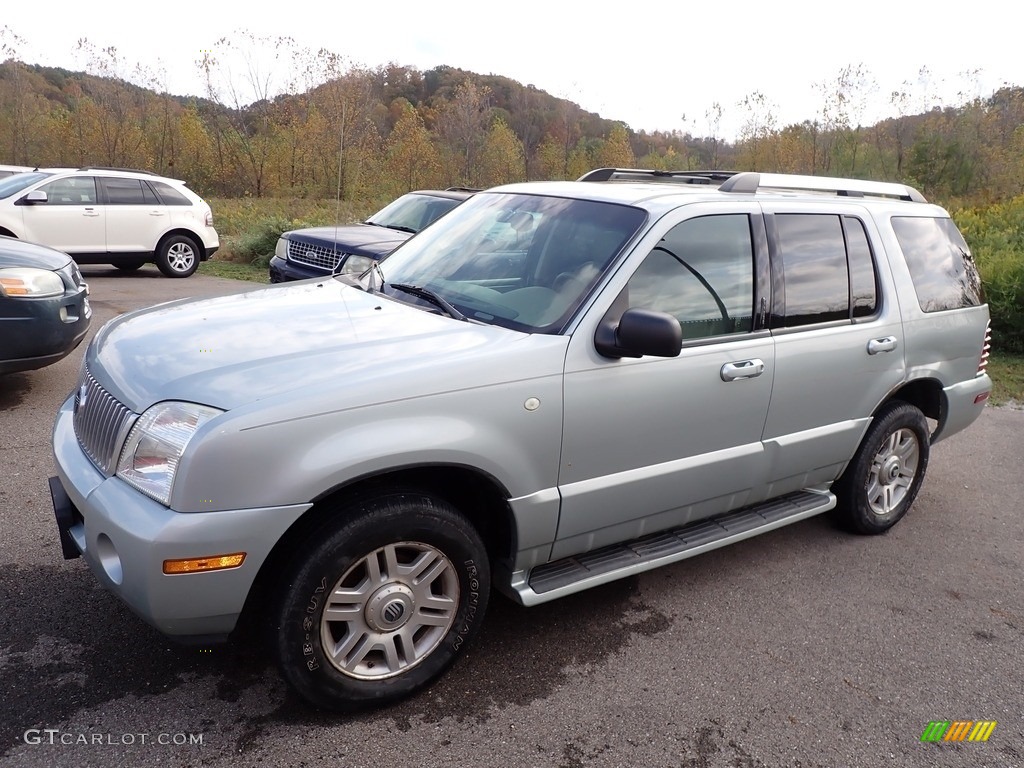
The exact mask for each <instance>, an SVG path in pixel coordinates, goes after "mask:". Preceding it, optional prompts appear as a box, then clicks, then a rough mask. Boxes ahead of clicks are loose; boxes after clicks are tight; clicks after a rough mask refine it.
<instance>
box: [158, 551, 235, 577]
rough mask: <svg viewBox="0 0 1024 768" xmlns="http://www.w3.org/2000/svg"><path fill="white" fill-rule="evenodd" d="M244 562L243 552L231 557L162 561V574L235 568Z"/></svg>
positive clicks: (218, 556)
mask: <svg viewBox="0 0 1024 768" xmlns="http://www.w3.org/2000/svg"><path fill="white" fill-rule="evenodd" d="M244 560H245V552H236V553H235V554H233V555H212V556H211V557H190V558H185V559H184V560H164V573H167V574H175V573H201V572H202V571H222V570H224V569H225V568H237V567H238V566H240V565H241V564H242V562H243V561H244Z"/></svg>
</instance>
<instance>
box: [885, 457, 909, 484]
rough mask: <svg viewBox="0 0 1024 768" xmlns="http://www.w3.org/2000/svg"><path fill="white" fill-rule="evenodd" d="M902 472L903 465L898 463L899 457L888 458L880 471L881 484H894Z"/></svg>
mask: <svg viewBox="0 0 1024 768" xmlns="http://www.w3.org/2000/svg"><path fill="white" fill-rule="evenodd" d="M902 471H903V464H902V463H901V462H900V460H899V457H897V456H890V457H889V458H888V459H886V460H885V463H884V464H883V465H882V471H881V473H879V474H880V477H881V480H882V483H883V484H884V485H891V484H892V483H894V482H896V478H898V477H899V476H900V473H901V472H902Z"/></svg>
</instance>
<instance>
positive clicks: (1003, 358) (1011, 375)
mask: <svg viewBox="0 0 1024 768" xmlns="http://www.w3.org/2000/svg"><path fill="white" fill-rule="evenodd" d="M988 375H989V376H991V377H992V397H991V400H990V402H991V403H992V405H1006V404H1007V403H1010V402H1014V403H1016V404H1018V405H1022V406H1024V355H1013V354H1007V353H1005V352H1001V353H998V354H993V355H992V357H990V358H989V361H988Z"/></svg>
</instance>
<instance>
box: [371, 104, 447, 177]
mask: <svg viewBox="0 0 1024 768" xmlns="http://www.w3.org/2000/svg"><path fill="white" fill-rule="evenodd" d="M397 101H398V103H399V104H400V107H401V114H402V116H401V117H400V118H399V120H398V122H397V123H396V124H395V129H394V130H393V131H392V132H391V136H389V137H388V142H387V150H386V152H385V155H384V163H383V175H384V177H385V178H386V179H389V180H391V184H392V186H391V189H392V192H393V194H394V195H395V196H397V195H400V194H402V193H404V192H409V191H411V190H414V189H421V188H423V187H433V186H437V185H438V184H439V181H438V180H439V178H440V176H441V158H440V155H439V154H438V151H437V148H436V147H435V146H434V144H433V142H432V141H431V140H430V134H429V133H428V132H427V129H426V128H425V127H424V125H423V118H421V117H420V115H419V113H418V112H417V111H416V109H415V108H414V107H413V106H412V104H410V103H409V102H408V101H406V100H405V99H398V100H397Z"/></svg>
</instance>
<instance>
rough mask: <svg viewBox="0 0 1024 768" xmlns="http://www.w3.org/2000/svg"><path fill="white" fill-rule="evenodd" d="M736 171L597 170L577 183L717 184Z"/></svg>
mask: <svg viewBox="0 0 1024 768" xmlns="http://www.w3.org/2000/svg"><path fill="white" fill-rule="evenodd" d="M735 175H736V171H655V170H647V169H643V168H597V169H596V170H593V171H590V172H589V173H585V174H583V175H582V176H580V177H579V178H578V179H576V181H667V182H675V183H676V184H716V183H718V182H722V181H725V180H727V179H730V178H732V177H733V176H735Z"/></svg>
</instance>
